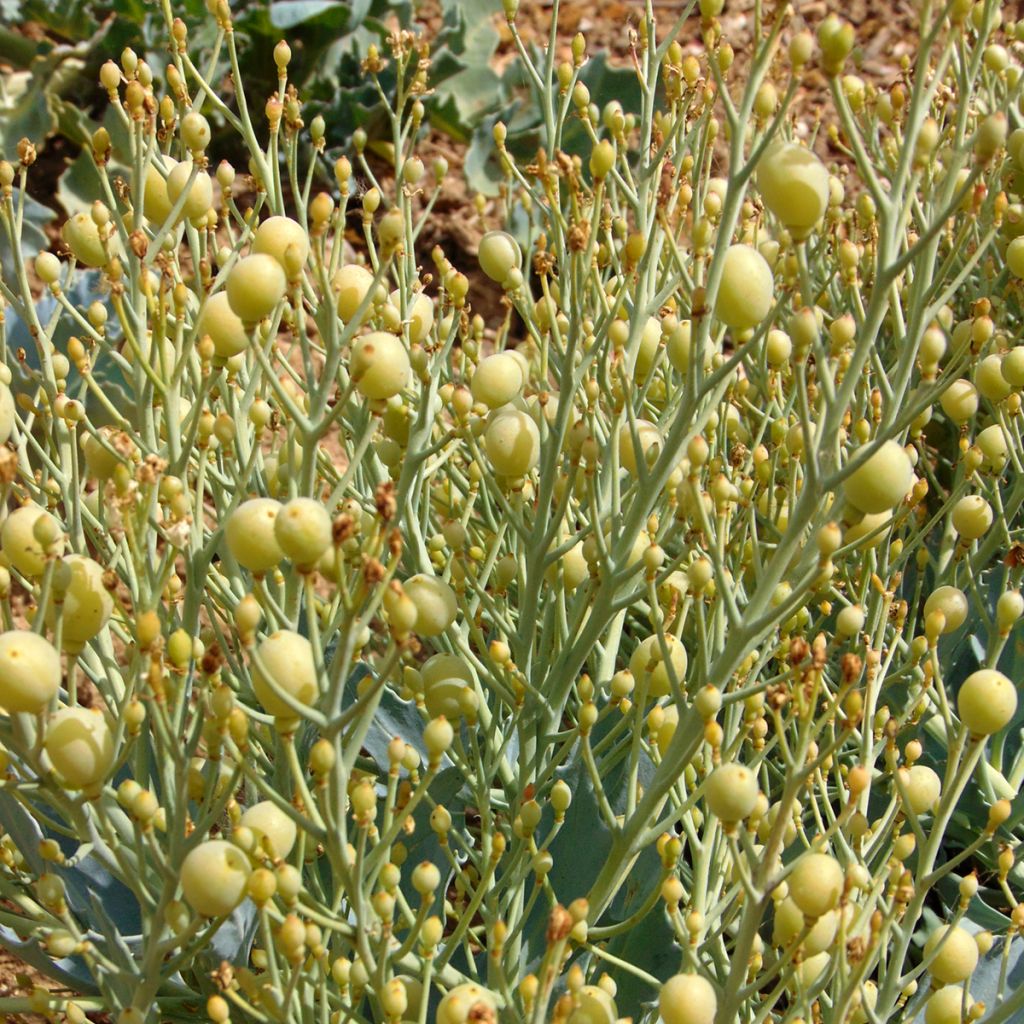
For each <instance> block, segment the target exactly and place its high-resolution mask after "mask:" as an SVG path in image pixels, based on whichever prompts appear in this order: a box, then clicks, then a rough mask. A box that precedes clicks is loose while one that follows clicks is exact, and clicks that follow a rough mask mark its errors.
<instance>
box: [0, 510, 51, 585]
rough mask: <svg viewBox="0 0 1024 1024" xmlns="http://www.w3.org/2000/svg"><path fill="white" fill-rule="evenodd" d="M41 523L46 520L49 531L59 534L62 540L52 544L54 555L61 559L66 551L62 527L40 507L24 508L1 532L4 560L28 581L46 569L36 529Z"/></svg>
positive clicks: (18, 511) (0, 543) (12, 514)
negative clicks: (61, 534) (61, 532)
mask: <svg viewBox="0 0 1024 1024" xmlns="http://www.w3.org/2000/svg"><path fill="white" fill-rule="evenodd" d="M44 517H45V520H44ZM40 520H44V521H45V522H46V524H47V526H48V527H51V528H52V529H53V530H55V531H56V532H57V534H58V536H59V539H58V540H57V541H55V542H54V544H53V554H54V556H56V557H60V555H61V554H62V553H63V551H64V538H63V536H60V527H59V524H58V523H57V520H56V519H54V518H53V516H51V515H50V513H49V512H47V511H46V510H45V509H42V508H40V507H39V506H38V505H22V506H21V507H20V508H16V509H15V510H14V511H13V512H11V513H10V515H8V517H7V518H6V519H5V520H4V525H3V527H2V528H0V549H2V550H3V553H4V557H5V558H6V559H7V561H8V562H10V564H11V565H13V566H14V568H15V569H17V570H18V572H20V573H21V574H22V576H27V577H28V578H29V579H34V578H35V577H37V576H42V574H43V571H44V570H45V569H46V553H45V552H44V551H43V548H42V545H41V544H40V543H39V541H38V540H36V526H37V524H38V523H39V522H40Z"/></svg>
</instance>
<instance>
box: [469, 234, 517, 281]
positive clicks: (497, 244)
mask: <svg viewBox="0 0 1024 1024" xmlns="http://www.w3.org/2000/svg"><path fill="white" fill-rule="evenodd" d="M479 259H480V269H481V270H482V271H483V272H484V273H485V274H486V275H487V276H488V277H489V278H490V279H491V280H492V281H496V282H497V283H498V284H504V283H505V279H506V278H507V277H508V275H509V272H510V271H512V270H518V269H519V267H520V266H521V265H522V262H523V254H522V251H521V250H520V248H519V244H518V243H517V242H516V240H515V239H514V238H513V237H512V236H511V235H510V234H509V233H508V232H507V231H488V232H487V234H486V235H484V237H483V238H481V239H480V250H479Z"/></svg>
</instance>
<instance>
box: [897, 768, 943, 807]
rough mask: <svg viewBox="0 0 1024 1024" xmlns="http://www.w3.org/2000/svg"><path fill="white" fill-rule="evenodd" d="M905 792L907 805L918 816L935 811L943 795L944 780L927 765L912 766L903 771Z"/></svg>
mask: <svg viewBox="0 0 1024 1024" xmlns="http://www.w3.org/2000/svg"><path fill="white" fill-rule="evenodd" d="M901 771H902V772H903V775H902V784H903V790H904V792H905V793H906V799H907V804H908V805H909V806H910V809H911V811H913V812H914V814H916V815H917V816H919V817H920V816H921V815H923V814H928V813H929V812H931V811H932V810H934V808H935V805H936V804H937V803H938V802H939V797H940V796H941V795H942V780H941V779H940V778H939V776H938V775H937V774H936V773H935V771H934V770H933V769H931V768H929V767H928V765H926V764H915V765H911V767H910V768H905V769H901Z"/></svg>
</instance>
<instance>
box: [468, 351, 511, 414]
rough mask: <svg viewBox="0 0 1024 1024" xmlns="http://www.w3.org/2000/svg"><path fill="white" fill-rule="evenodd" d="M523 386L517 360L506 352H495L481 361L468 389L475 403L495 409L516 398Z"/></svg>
mask: <svg viewBox="0 0 1024 1024" xmlns="http://www.w3.org/2000/svg"><path fill="white" fill-rule="evenodd" d="M523 384H524V380H523V371H522V368H521V367H520V365H519V360H518V359H516V358H515V357H514V356H512V355H510V354H509V353H508V352H496V353H495V354H494V355H492V356H488V357H487V358H486V359H484V360H482V361H481V363H480V365H479V366H478V367H477V368H476V372H475V373H474V374H473V379H472V380H471V381H470V382H469V387H470V391H472V393H473V398H474V399H476V401H478V402H483V403H484V404H485V405H487V406H489V407H490V408H491V409H497V408H499V407H500V406H502V405H507V404H508V403H509V402H511V401H512V400H513V399H514V398H518V397H519V395H520V394H521V393H522V390H523Z"/></svg>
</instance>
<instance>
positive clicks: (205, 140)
mask: <svg viewBox="0 0 1024 1024" xmlns="http://www.w3.org/2000/svg"><path fill="white" fill-rule="evenodd" d="M181 141H182V142H184V143H185V145H186V146H187V147H188V149H189V150H191V151H192V152H193V153H201V152H202V151H203V150H204V149H206V147H207V146H208V145H209V144H210V122H209V121H207V120H206V118H205V117H203V115H202V114H200V113H199V111H198V110H190V111H189V112H188V113H187V114H186V115H185V116H184V117H183V118H182V119H181Z"/></svg>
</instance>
